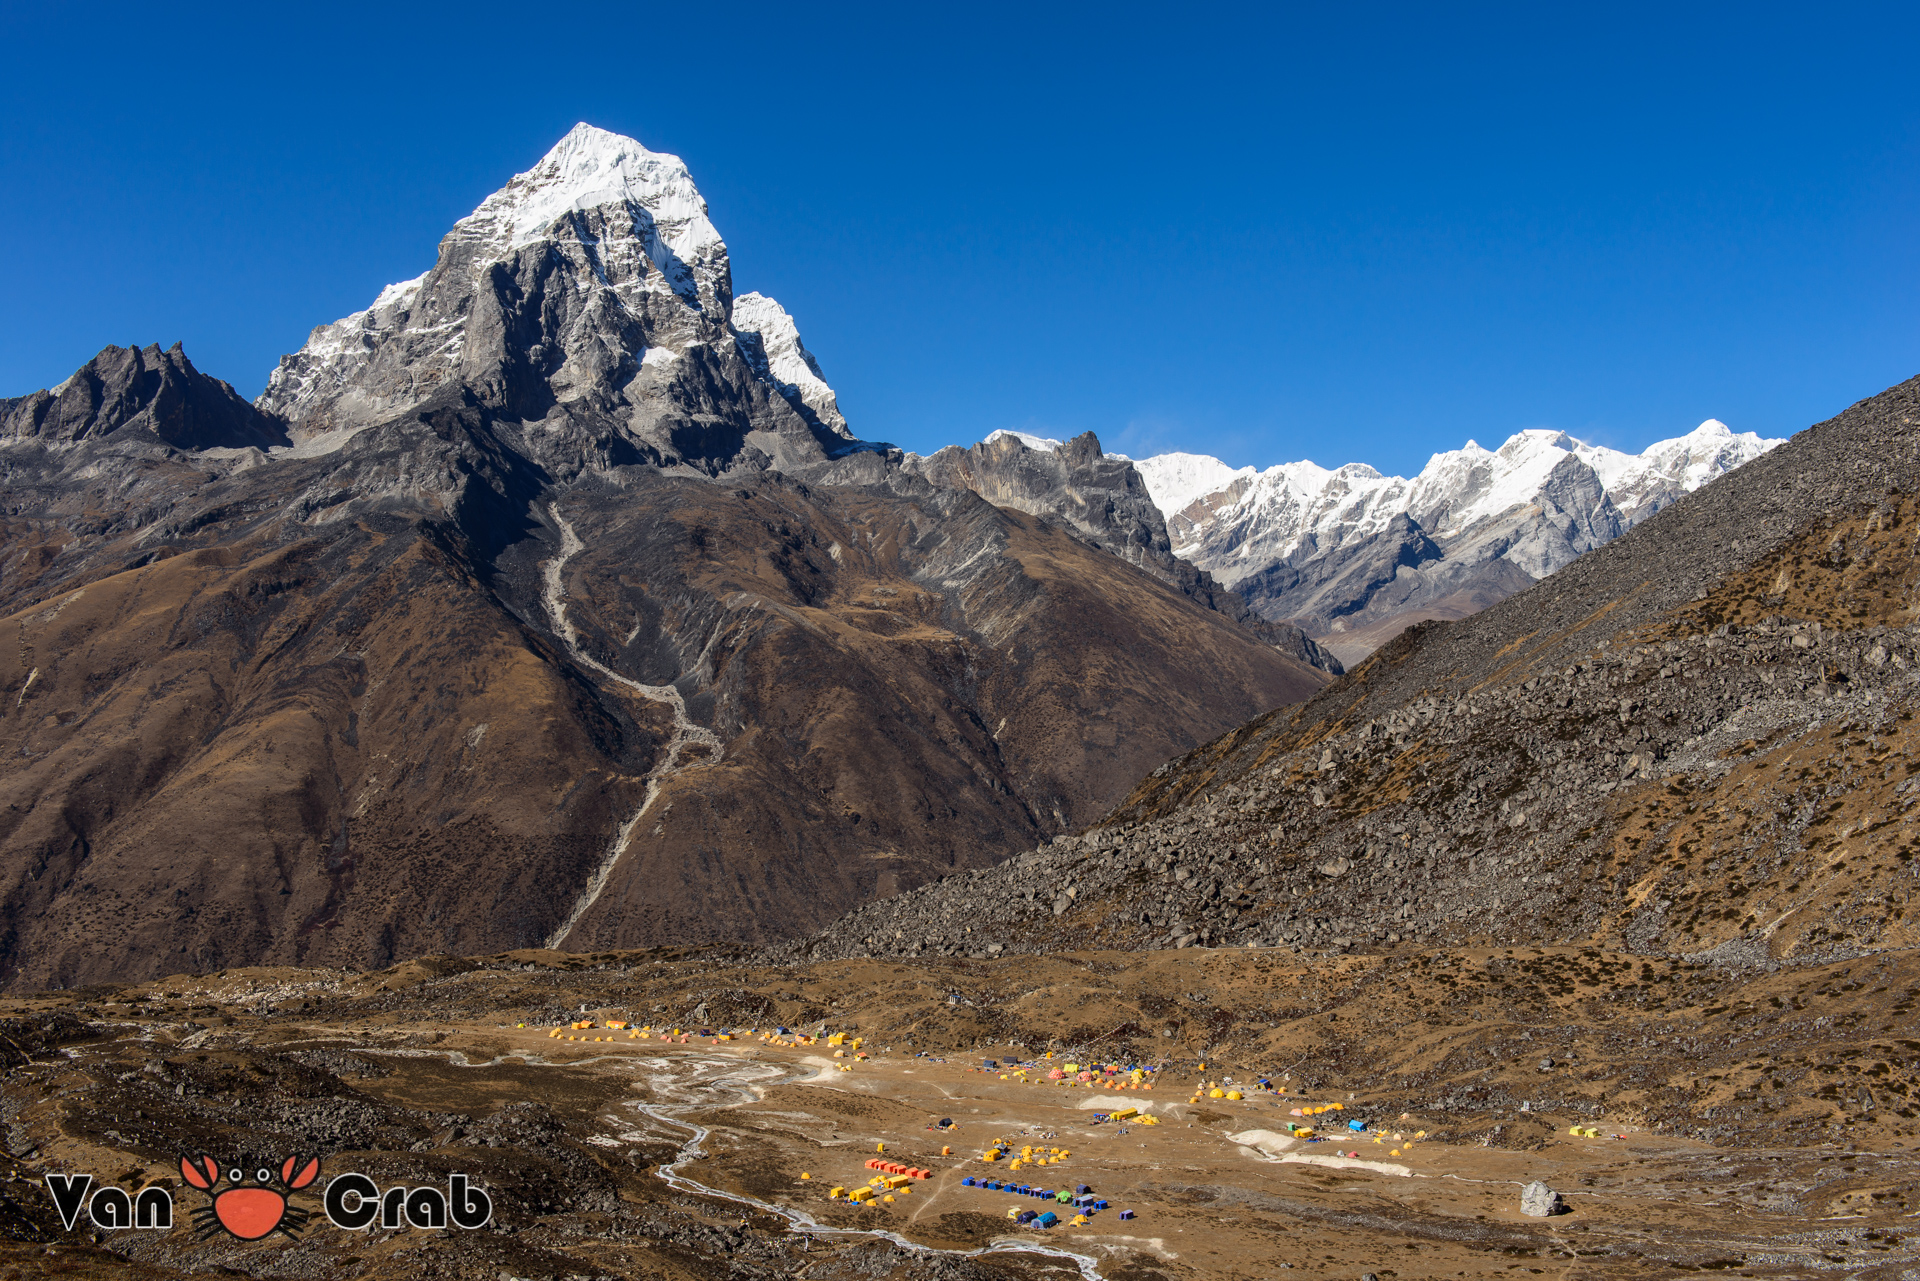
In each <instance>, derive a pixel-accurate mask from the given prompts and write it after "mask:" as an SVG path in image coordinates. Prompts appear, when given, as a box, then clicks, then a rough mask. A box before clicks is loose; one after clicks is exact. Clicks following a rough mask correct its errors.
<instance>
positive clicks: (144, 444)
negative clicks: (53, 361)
mask: <svg viewBox="0 0 1920 1281" xmlns="http://www.w3.org/2000/svg"><path fill="white" fill-rule="evenodd" d="M703 228H704V230H703ZM709 233H711V224H708V223H706V222H705V207H704V205H703V204H700V203H699V200H698V195H697V193H695V192H693V191H692V187H691V184H690V182H689V181H686V180H685V171H684V168H682V167H680V166H679V162H678V161H677V160H674V159H673V158H672V157H662V156H658V155H656V154H654V153H650V152H646V151H645V150H644V149H643V148H639V146H638V144H636V143H632V142H631V140H628V139H620V138H617V137H615V136H613V135H605V134H600V133H599V132H598V131H592V130H585V129H584V127H583V128H582V129H581V130H576V131H575V132H574V134H571V135H569V138H568V140H566V141H564V142H563V143H562V145H561V146H560V147H557V148H556V149H555V152H554V153H553V154H551V155H550V156H549V157H548V158H547V159H546V160H544V161H543V162H542V164H541V165H540V166H538V167H536V169H535V170H533V171H530V173H529V174H525V175H521V176H520V177H518V178H516V179H515V180H514V181H513V182H512V183H510V184H508V186H507V187H506V188H504V189H503V191H502V192H501V193H499V194H497V195H496V196H495V197H491V198H489V200H488V201H487V202H486V203H484V204H483V205H482V206H481V208H480V209H479V210H477V211H476V213H475V214H474V215H473V217H472V218H469V219H466V220H463V222H462V224H461V225H460V227H458V228H456V230H455V233H453V234H451V235H449V237H448V238H447V240H446V241H445V242H443V244H442V250H441V256H440V261H439V263H438V264H437V265H436V267H435V268H434V270H433V271H431V272H429V273H428V274H427V275H426V276H425V277H423V278H422V279H421V280H420V281H416V282H410V283H409V284H408V285H406V286H398V287H393V288H389V289H388V290H387V291H385V292H384V293H383V294H382V295H381V299H380V301H378V302H376V304H375V305H374V306H373V307H372V308H370V309H369V310H368V311H366V312H362V313H357V314H356V315H355V316H353V317H348V318H347V319H346V320H343V321H340V322H337V323H336V324H334V325H328V326H322V327H321V328H320V329H318V330H316V331H315V333H314V336H313V338H312V340H310V342H309V343H308V345H307V347H306V348H305V349H303V351H302V352H301V353H298V354H296V355H295V356H292V357H289V358H288V359H287V360H286V361H284V362H283V363H282V366H281V369H280V370H279V371H278V372H277V373H276V374H275V376H274V378H273V380H272V381H271V382H270V384H269V387H268V390H267V392H266V393H265V394H264V395H263V396H262V398H261V401H260V407H259V408H258V409H257V410H256V409H254V408H252V407H248V406H245V405H244V403H241V402H239V401H238V400H237V398H234V397H232V395H231V391H230V389H227V388H226V386H225V384H221V383H215V382H213V380H210V379H205V378H204V377H202V376H200V375H198V374H195V373H193V372H192V367H191V366H190V365H188V364H187V363H186V361H185V358H184V356H183V355H180V354H179V352H178V351H177V349H176V351H174V352H170V353H156V352H155V351H154V349H147V350H146V351H143V352H137V353H126V352H119V351H118V350H117V349H109V351H108V352H105V353H103V354H102V356H101V357H100V358H98V359H96V360H95V361H94V362H91V363H90V364H89V366H88V368H87V370H83V371H82V373H81V375H77V376H76V378H75V379H73V380H70V381H69V382H68V383H67V384H65V385H64V387H63V389H62V390H61V391H60V393H59V394H58V395H55V394H53V393H41V394H40V395H38V396H35V397H29V398H26V399H24V400H21V401H12V402H6V407H5V410H4V412H5V413H6V415H7V419H6V421H7V423H8V424H9V432H8V435H7V436H6V438H5V440H4V441H3V442H0V451H3V453H0V464H3V465H4V466H5V468H6V471H7V475H8V486H9V504H8V511H7V514H6V515H5V517H4V518H0V519H3V520H4V523H3V524H0V626H4V627H5V629H6V635H7V636H8V637H9V638H10V639H11V641H12V644H13V646H14V648H15V653H16V658H15V661H14V663H13V664H12V665H11V667H10V668H9V669H8V675H7V678H6V684H5V691H4V697H0V753H4V757H3V759H5V760H6V761H7V762H8V764H7V766H6V767H5V769H4V770H0V974H3V975H4V981H5V982H6V983H8V984H10V985H12V986H15V987H20V988H33V987H41V986H46V985H72V984H76V983H85V982H90V981H94V980H96V979H100V978H104V977H107V976H110V975H111V976H119V977H127V976H131V975H138V974H164V973H171V972H177V971H179V970H182V969H196V970H198V969H208V968H213V967H216V966H222V965H233V964H240V963H251V962H259V961H288V962H303V963H320V964H342V963H345V964H384V963H386V962H388V961H389V960H391V959H392V958H395V957H401V956H409V955H419V954H423V953H430V952H441V951H484V950H490V949H496V948H501V947H514V946H526V945H552V946H560V947H564V948H568V949H576V950H577V949H586V948H603V947H609V946H614V945H636V944H652V943H662V942H676V941H707V940H731V939H746V940H766V941H771V940H775V939H779V938H782V937H789V936H792V935H795V934H800V933H805V932H807V931H810V930H812V929H814V928H817V927H818V926H820V925H821V924H824V923H825V922H826V921H828V920H830V919H832V918H833V917H834V916H835V915H837V914H838V913H839V912H841V911H843V910H845V909H846V908H847V907H849V906H851V905H852V904H854V903H856V902H858V901H860V900H862V899H863V898H866V897H869V896H872V895H875V894H886V893H891V892H893V891H895V890H898V889H901V888H905V887H909V886H911V885H913V884H916V883H918V882H920V881H924V880H926V879H928V878H930V877H932V876H935V875H938V874H941V873H943V872H946V871H949V870H952V869H955V868H964V867H980V866H985V865H988V864H990V863H992V862H993V861H995V860H996V859H998V858H1000V857H1003V856H1005V855H1006V854H1007V853H1009V852H1011V851H1013V850H1017V849H1021V848H1026V847H1028V846H1031V845H1032V844H1034V843H1036V842H1038V841H1041V840H1043V839H1046V838H1048V837H1050V836H1052V835H1055V834H1058V833H1060V832H1062V831H1065V830H1068V829H1071V828H1074V827H1078V826H1083V825H1085V824H1086V823H1088V822H1090V821H1092V820H1093V819H1095V818H1096V817H1097V816H1098V815H1099V814H1101V813H1103V812H1104V811H1105V810H1106V809H1108V808H1109V807H1110V806H1111V805H1112V804H1113V803H1114V802H1116V801H1117V800H1118V799H1119V798H1120V797H1121V796H1123V795H1124V794H1125V793H1126V791H1127V789H1128V788H1129V787H1130V786H1132V785H1133V783H1134V782H1135V781H1136V780H1137V779H1138V778H1139V777H1140V776H1141V775H1142V774H1144V773H1146V772H1147V771H1148V770H1150V769H1152V768H1153V767H1154V766H1155V765H1157V764H1158V763H1159V762H1160V761H1162V760H1164V759H1165V758H1166V757H1168V756H1169V755H1174V754H1178V753H1180V752H1184V751H1187V750H1190V749H1192V748H1193V747H1195V746H1197V745H1198V744H1200V743H1202V742H1205V741H1207V740H1208V739H1209V738H1211V737H1213V736H1215V735H1217V734H1218V733H1220V732H1221V731H1223V730H1225V729H1226V728H1228V727H1230V726H1231V725H1234V724H1237V723H1239V722H1240V721H1242V720H1244V719H1246V717H1248V716H1250V715H1253V714H1255V713H1257V712H1259V711H1261V710H1264V709H1267V708H1270V707H1273V706H1276V705H1279V704H1283V703H1287V702H1291V701H1297V700H1299V699H1301V698H1304V697H1306V696H1307V695H1309V694H1310V693H1312V692H1313V691H1314V690H1316V689H1318V688H1319V687H1320V686H1321V685H1323V684H1324V683H1325V681H1326V680H1327V677H1326V675H1325V673H1324V672H1322V671H1320V670H1317V669H1315V668H1314V667H1312V666H1309V665H1308V664H1307V663H1305V662H1303V661H1301V660H1300V659H1299V658H1297V657H1295V656H1293V655H1292V654H1289V653H1286V652H1282V650H1281V649H1278V648H1275V646H1274V645H1272V644H1269V643H1266V641H1264V640H1263V639H1262V637H1261V636H1259V635H1256V634H1255V633H1253V632H1251V631H1249V630H1248V629H1247V628H1246V627H1244V626H1242V625H1241V624H1240V623H1239V622H1237V621H1236V620H1235V617H1234V615H1233V613H1232V612H1230V610H1223V609H1222V608H1219V607H1218V605H1219V603H1220V602H1218V601H1214V600H1211V599H1208V597H1207V593H1206V592H1204V591H1203V592H1195V591H1194V590H1190V588H1189V586H1183V582H1182V580H1181V578H1180V576H1179V575H1178V574H1177V572H1176V573H1174V574H1171V575H1167V574H1161V573H1155V572H1152V571H1153V570H1154V569H1155V568H1156V567H1157V566H1156V565H1148V564H1143V563H1142V562H1140V561H1139V560H1138V559H1137V558H1123V557H1122V556H1121V555H1116V554H1114V553H1113V552H1112V551H1110V550H1108V549H1107V548H1108V544H1109V540H1108V539H1107V538H1102V537H1095V536H1094V534H1093V532H1091V531H1090V529H1089V527H1087V526H1086V523H1085V522H1084V521H1082V520H1080V519H1078V518H1077V517H1076V516H1075V515H1074V514H1073V511H1072V510H1071V504H1070V503H1068V502H1066V500H1065V499H1063V500H1062V504H1061V505H1056V506H1055V507H1052V508H1049V507H1047V506H1046V505H1045V504H1042V503H1025V504H1018V503H1009V504H1008V505H1007V506H996V505H995V503H994V502H992V501H989V499H988V498H986V497H982V496H981V493H979V492H976V487H975V486H974V485H973V484H970V483H957V482H952V481H945V480H942V479H940V478H937V477H930V476H927V475H923V474H921V473H920V472H919V471H918V470H917V469H916V468H914V467H913V466H912V465H910V462H909V459H908V457H907V456H905V455H902V454H901V453H899V451H896V450H889V449H886V448H885V447H871V446H863V445H861V444H860V443H859V442H857V441H854V440H853V439H852V437H851V436H850V435H848V434H844V429H843V427H842V426H841V420H840V419H839V416H838V411H837V408H836V407H835V406H834V403H833V399H832V394H831V391H830V390H828V389H825V387H824V384H823V383H821V382H820V381H819V379H818V369H817V365H815V364H814V362H813V361H812V358H811V357H810V356H808V355H807V354H806V352H805V349H804V347H802V346H800V344H799V340H798V335H797V332H796V331H794V330H793V327H792V324H791V321H790V319H788V318H786V316H785V313H784V312H782V311H780V310H779V308H778V305H777V304H774V303H772V302H771V300H767V299H756V301H755V302H754V304H753V306H752V307H750V308H749V309H747V312H746V314H745V315H743V316H742V317H740V318H739V319H740V322H741V323H745V322H746V321H748V320H751V322H752V323H753V324H754V325H756V326H758V327H757V328H754V329H751V330H743V329H738V328H736V321H735V318H734V317H733V314H732V312H731V310H730V306H731V297H732V289H731V282H730V279H729V277H728V274H727V268H726V259H725V249H724V246H723V245H721V244H720V243H719V241H718V238H717V236H711V235H710V234H709ZM483 251H484V252H483ZM156 361H157V362H158V365H157V367H158V368H160V370H161V375H160V377H159V379H158V383H157V387H158V390H155V391H153V392H152V393H151V394H148V395H147V396H146V399H145V400H141V399H139V396H138V395H135V394H133V393H131V392H125V391H113V390H112V389H113V388H119V387H143V386H146V385H147V384H146V383H143V382H142V381H141V379H143V378H145V377H146V371H151V370H153V369H155V368H156ZM89 371H93V372H92V373H91V374H90V373H89ZM103 371H104V372H103ZM112 371H129V372H123V373H120V374H114V375H113V376H112V377H110V376H109V374H110V373H112ZM114 377H118V378H119V379H120V381H119V382H115V381H114ZM89 379H92V381H89ZM76 387H85V388H107V389H108V391H100V390H88V391H87V392H86V393H85V399H84V404H85V405H89V406H92V407H93V408H91V409H89V410H87V411H86V412H81V408H80V407H81V405H82V403H83V402H82V401H81V400H75V399H74V397H76V396H77V395H79V394H80V393H77V392H76V391H75V388H76ZM172 389H178V390H177V391H176V390H172ZM216 393H219V394H216ZM170 398H171V399H170ZM181 404H184V405H185V409H180V408H178V406H180V405H181ZM128 406H132V407H131V408H128ZM169 406H174V408H169ZM216 410H217V411H218V413H216V412H215V411H216ZM56 411H57V412H56ZM219 414H226V415H227V417H226V418H220V417H219ZM89 415H91V416H89ZM19 423H29V424H34V425H36V426H35V427H34V429H32V430H29V429H27V428H24V427H21V426H18V425H15V424H19ZM212 423H220V424H225V425H224V426H220V427H219V428H218V429H217V430H216V429H215V427H213V426H209V425H208V424H212ZM182 424H184V426H183V425H182ZM282 424H284V427H283V426H282ZM282 432H284V434H282ZM249 433H251V435H249ZM288 441H291V442H292V443H291V444H288V443H286V442H288ZM258 445H266V446H267V448H265V449H262V448H259V447H253V446H258ZM1094 452H1095V453H1096V454H1097V453H1098V448H1097V445H1096V446H1095V447H1094ZM1120 483H1121V484H1123V485H1124V483H1125V478H1124V477H1122V478H1121V480H1120ZM1015 508H1019V509H1018V510H1016V509H1015ZM1164 538H1165V534H1164V528H1162V529H1161V531H1160V540H1161V542H1164ZM1219 595H1220V596H1221V597H1222V599H1223V600H1225V601H1226V602H1227V603H1228V604H1229V605H1232V604H1238V598H1237V597H1231V596H1230V595H1229V594H1226V593H1219ZM1241 609H1243V610H1244V606H1241Z"/></svg>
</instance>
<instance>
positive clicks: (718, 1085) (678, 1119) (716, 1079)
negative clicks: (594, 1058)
mask: <svg viewBox="0 0 1920 1281" xmlns="http://www.w3.org/2000/svg"><path fill="white" fill-rule="evenodd" d="M640 1064H641V1065H642V1066H646V1067H652V1068H657V1069H662V1070H663V1071H662V1072H661V1074H660V1075H657V1076H654V1077H653V1078H652V1079H651V1080H650V1081H649V1082H648V1084H650V1085H651V1086H652V1087H653V1089H654V1092H655V1094H666V1095H669V1096H671V1095H673V1094H681V1095H685V1094H686V1093H688V1092H689V1091H691V1092H696V1093H698V1092H704V1093H706V1094H707V1096H708V1097H706V1098H689V1099H686V1101H684V1102H679V1103H638V1102H633V1103H628V1104H627V1105H626V1106H628V1107H630V1108H632V1109H633V1110H634V1111H636V1112H641V1113H644V1114H645V1115H647V1116H649V1117H651V1118H652V1119H653V1120H655V1121H658V1122H661V1123H663V1124H665V1125H670V1126H674V1127H676V1128H679V1129H684V1130H689V1131H691V1132H692V1134H691V1137H689V1138H688V1139H687V1141H686V1142H685V1143H683V1144H681V1145H680V1151H679V1153H678V1155H676V1156H675V1157H674V1159H673V1160H672V1161H670V1162H668V1163H667V1164H665V1165H663V1166H661V1167H660V1168H659V1171H658V1173H659V1175H660V1177H661V1178H662V1179H664V1180H665V1181H666V1182H667V1184H668V1186H670V1187H672V1188H674V1189H676V1190H677V1191H681V1192H690V1193H694V1194H697V1195H699V1196H704V1197H718V1198H720V1199H722V1200H726V1201H733V1202H736V1203H738V1204H740V1205H747V1206H752V1207H753V1208H754V1209H756V1210H759V1211H761V1212H762V1213H765V1214H772V1215H777V1216H778V1217H779V1218H781V1219H783V1220H785V1221H786V1223H787V1225H788V1229H789V1230H790V1231H794V1232H805V1233H808V1234H810V1235H813V1236H821V1237H825V1236H850V1237H876V1238H879V1239H881V1240H885V1241H890V1242H892V1243H893V1244H894V1245H896V1246H898V1247H900V1248H901V1249H903V1250H915V1251H918V1252H920V1253H922V1254H944V1255H950V1256H953V1257H955V1258H974V1257H977V1256H979V1255H983V1254H1041V1255H1046V1256H1048V1257H1050V1258H1055V1259H1062V1260H1065V1261H1067V1262H1070V1263H1072V1264H1073V1265H1074V1266H1075V1267H1076V1268H1078V1269H1079V1270H1080V1275H1081V1277H1082V1278H1083V1279H1084V1281H1104V1279H1103V1278H1102V1277H1101V1275H1100V1269H1099V1266H1098V1261H1097V1260H1095V1259H1094V1257H1093V1256H1092V1255H1087V1254H1078V1253H1075V1252H1074V1251H1072V1250H1063V1249H1060V1248H1059V1247H1057V1246H1048V1245H1038V1244H1035V1243H1032V1242H1027V1241H996V1242H994V1243H993V1244H991V1245H987V1246H983V1247H982V1248H980V1249H978V1250H941V1249H937V1248H935V1247H933V1246H927V1245H921V1244H919V1243H918V1242H914V1241H909V1240H908V1239H907V1238H906V1237H903V1236H901V1235H900V1234H899V1233H898V1232H892V1231H889V1230H887V1229H885V1228H836V1227H832V1226H829V1225H827V1224H823V1223H821V1222H820V1221H819V1220H818V1219H816V1218H814V1217H813V1216H812V1215H811V1214H809V1213H807V1212H806V1211H805V1210H798V1209H794V1208H792V1207H790V1206H784V1205H776V1204H774V1203H773V1202H771V1201H762V1200H760V1199H759V1198H758V1197H751V1196H746V1195H743V1194H741V1193H738V1192H723V1191H721V1190H720V1189H719V1188H714V1187H709V1186H708V1185H706V1184H704V1183H701V1182H698V1181H697V1180H695V1179H691V1178H689V1177H687V1176H686V1175H685V1174H683V1173H681V1167H682V1166H684V1165H686V1164H687V1163H688V1162H690V1161H696V1160H698V1159H699V1158H700V1157H702V1156H704V1155H705V1154H706V1152H705V1147H704V1144H705V1143H706V1140H707V1136H708V1135H709V1134H711V1133H712V1131H710V1130H708V1129H707V1128H706V1127H704V1126H702V1125H699V1124H697V1123H696V1122H693V1121H690V1120H688V1119H686V1118H685V1117H684V1116H681V1115H678V1114H679V1113H683V1112H687V1111H691V1110H693V1109H695V1108H700V1107H715V1106H721V1107H731V1106H735V1105H737V1104H740V1103H746V1102H753V1101H758V1098H759V1096H758V1095H757V1094H755V1093H754V1091H753V1086H752V1084H751V1082H752V1081H753V1080H754V1079H761V1080H769V1081H776V1082H778V1081H794V1080H796V1079H797V1078H794V1077H793V1074H792V1073H790V1072H788V1071H787V1070H786V1069H784V1068H781V1067H778V1066H776V1065H773V1064H763V1065H759V1071H758V1072H747V1071H742V1070H741V1065H740V1064H738V1063H734V1062H731V1061H728V1060H724V1059H698V1060H694V1061H693V1066H694V1067H695V1070H696V1071H699V1070H703V1069H719V1074H718V1075H714V1076H707V1077H700V1078H696V1079H695V1080H693V1081H691V1082H689V1081H687V1080H686V1079H685V1078H684V1077H683V1076H679V1075H675V1074H673V1073H672V1072H671V1069H672V1068H673V1067H674V1066H675V1065H676V1061H675V1060H672V1059H661V1058H656V1059H642V1060H640ZM678 1065H679V1066H681V1067H682V1068H683V1069H684V1068H685V1067H686V1066H688V1064H687V1061H686V1060H679V1061H678ZM805 1079H807V1080H811V1079H812V1077H811V1076H809V1077H807V1078H805Z"/></svg>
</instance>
